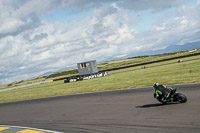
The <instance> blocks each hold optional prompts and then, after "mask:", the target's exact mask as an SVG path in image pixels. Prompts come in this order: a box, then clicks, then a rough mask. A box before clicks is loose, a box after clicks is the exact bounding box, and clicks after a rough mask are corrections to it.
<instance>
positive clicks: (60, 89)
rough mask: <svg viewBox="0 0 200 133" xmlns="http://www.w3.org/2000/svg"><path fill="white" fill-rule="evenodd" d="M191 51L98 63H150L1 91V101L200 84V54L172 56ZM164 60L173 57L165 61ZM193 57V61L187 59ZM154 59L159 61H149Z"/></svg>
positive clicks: (113, 65)
mask: <svg viewBox="0 0 200 133" xmlns="http://www.w3.org/2000/svg"><path fill="white" fill-rule="evenodd" d="M199 52H200V49H198V51H196V52H195V53H199ZM191 54H194V53H190V52H187V51H182V52H178V53H171V54H163V55H154V56H142V57H134V58H128V59H123V60H115V61H109V62H105V63H100V64H98V66H100V70H106V69H110V68H117V67H121V66H131V65H134V64H143V63H144V62H146V63H147V64H146V65H145V66H146V68H145V69H141V68H142V66H143V65H136V66H134V67H128V68H125V69H119V70H112V71H110V73H111V74H110V75H109V76H106V77H101V78H96V79H91V80H84V81H80V82H73V83H67V84H66V83H64V82H63V80H58V81H55V82H52V83H45V84H41V85H35V86H30V87H25V88H19V89H15V90H10V91H5V92H0V102H9V101H16V100H24V99H35V98H42V97H50V96H59V95H67V94H76V93H85V92H95V91H104V90H115V89H126V88H135V87H143V86H152V84H153V83H154V82H159V83H162V84H167V85H172V84H182V83H199V82H200V79H199V75H200V69H199V68H200V60H199V58H200V55H194V56H189V57H182V58H176V59H172V57H180V56H183V55H191ZM163 59H170V60H163ZM179 59H182V60H183V62H181V63H177V60H179ZM191 59H193V60H192V61H186V60H191ZM195 59H196V60H195ZM152 61H156V62H153V63H148V62H152ZM164 64H168V65H164ZM70 71H72V70H70ZM60 73H63V72H60ZM60 73H57V74H58V75H56V74H54V76H52V75H51V76H52V77H53V78H60V77H62V75H61V76H60ZM75 74H76V73H75ZM69 75H73V73H69V74H68V75H64V76H69ZM48 76H50V75H48ZM40 78H41V79H42V80H47V79H48V78H47V76H44V77H40ZM40 78H37V79H32V80H33V81H35V80H40ZM50 79H51V78H50ZM33 81H31V80H28V81H22V82H21V83H27V82H33ZM18 84H19V83H18Z"/></svg>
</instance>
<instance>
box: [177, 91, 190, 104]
mask: <svg viewBox="0 0 200 133" xmlns="http://www.w3.org/2000/svg"><path fill="white" fill-rule="evenodd" d="M174 100H175V101H177V102H179V103H186V102H187V97H186V96H185V95H184V94H182V93H176V94H175V95H174Z"/></svg>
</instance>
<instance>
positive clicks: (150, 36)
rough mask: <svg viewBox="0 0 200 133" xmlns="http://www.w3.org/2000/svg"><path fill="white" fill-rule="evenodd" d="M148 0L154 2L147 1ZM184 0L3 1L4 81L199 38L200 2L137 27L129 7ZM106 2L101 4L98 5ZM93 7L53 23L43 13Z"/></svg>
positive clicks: (0, 76)
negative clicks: (145, 28)
mask: <svg viewBox="0 0 200 133" xmlns="http://www.w3.org/2000/svg"><path fill="white" fill-rule="evenodd" d="M144 2H146V3H149V4H144ZM181 2H182V0H170V1H168V2H166V1H158V0H155V1H153V2H152V1H150V0H142V1H132V0H126V1H122V0H120V1H117V2H116V1H114V0H113V1H112V0H111V1H106V0H105V1H99V0H83V1H79V0H68V1H66V0H62V1H57V0H44V1H40V0H29V1H20V0H19V1H18V2H13V1H10V0H5V1H0V20H2V21H1V22H0V52H1V54H0V60H1V62H0V66H1V67H0V84H2V83H8V82H11V81H15V80H21V79H26V78H30V77H35V76H38V75H41V74H43V73H46V72H49V71H57V70H59V69H62V68H65V67H66V68H67V67H72V66H76V63H78V62H82V61H86V60H92V59H95V60H97V61H102V60H106V59H108V58H112V57H123V56H126V55H129V54H131V53H140V52H141V51H145V50H149V49H157V48H160V47H166V46H168V45H170V44H183V43H187V42H190V41H194V40H198V38H199V35H200V30H199V29H200V25H199V21H200V18H199V16H200V14H199V13H200V11H199V9H200V8H199V6H200V5H197V6H182V7H180V8H179V9H178V10H177V14H176V18H174V19H172V20H171V21H168V22H162V23H157V26H156V28H155V29H152V30H151V31H145V32H138V31H136V30H135V29H134V28H132V26H131V25H133V24H134V23H135V21H137V20H135V19H136V18H133V17H131V16H130V14H129V12H128V10H127V9H129V10H134V11H139V10H146V9H152V11H154V13H156V11H160V10H162V9H167V8H171V7H176V6H177V5H179V4H180V3H181ZM99 5H101V6H99ZM61 7H62V8H66V9H68V8H70V9H72V8H73V9H74V10H73V11H72V13H74V11H75V12H80V11H83V10H89V11H90V13H91V14H92V15H88V16H87V15H86V16H82V17H80V18H78V19H75V20H71V21H68V22H67V23H61V22H56V23H50V22H48V21H45V20H43V16H44V15H45V14H47V13H49V12H52V11H53V10H55V9H57V8H61Z"/></svg>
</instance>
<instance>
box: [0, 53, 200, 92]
mask: <svg viewBox="0 0 200 133" xmlns="http://www.w3.org/2000/svg"><path fill="white" fill-rule="evenodd" d="M194 53H200V49H197V51H195V52H192V53H190V52H188V50H186V51H178V52H174V53H166V54H160V55H152V56H139V57H131V58H126V59H120V60H113V61H107V62H103V63H99V64H98V70H99V71H101V70H106V69H113V68H118V67H125V66H130V65H135V64H141V63H148V62H152V61H158V60H163V59H170V58H174V57H180V56H184V55H191V54H194ZM77 74H78V70H77V69H76V68H74V69H71V70H66V71H61V72H57V73H54V74H50V75H45V76H41V77H38V78H34V79H28V80H22V81H17V82H14V83H10V84H5V85H1V86H0V89H3V88H9V87H14V86H20V85H26V84H31V83H36V82H40V81H45V80H51V79H59V78H63V77H68V76H72V75H77Z"/></svg>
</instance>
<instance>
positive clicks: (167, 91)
mask: <svg viewBox="0 0 200 133" xmlns="http://www.w3.org/2000/svg"><path fill="white" fill-rule="evenodd" d="M153 87H154V88H155V92H154V97H155V98H157V99H158V100H159V101H161V102H162V103H166V102H168V101H170V98H171V96H173V94H174V93H175V92H176V88H172V87H166V86H164V85H159V84H158V83H154V85H153Z"/></svg>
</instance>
